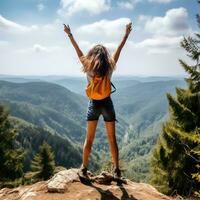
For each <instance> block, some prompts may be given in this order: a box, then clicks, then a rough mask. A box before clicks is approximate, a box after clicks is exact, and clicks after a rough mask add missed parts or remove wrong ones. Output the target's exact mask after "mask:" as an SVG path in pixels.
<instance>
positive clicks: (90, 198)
mask: <svg viewBox="0 0 200 200" xmlns="http://www.w3.org/2000/svg"><path fill="white" fill-rule="evenodd" d="M77 172H78V169H68V170H62V171H60V172H58V173H57V174H55V175H54V176H53V177H52V178H51V179H49V180H48V181H41V182H38V183H35V184H33V185H26V186H20V187H17V188H14V189H8V188H3V189H1V190H0V200H49V199H50V200H171V198H169V197H167V196H165V195H163V194H161V193H159V192H158V191H157V190H156V189H155V188H154V187H152V186H151V185H149V184H145V183H135V182H132V181H130V180H128V179H122V180H121V181H119V180H114V179H113V176H112V174H110V173H108V172H102V173H101V174H99V175H98V176H94V175H93V174H92V173H91V172H88V175H89V177H90V181H83V180H80V179H79V177H78V175H77Z"/></svg>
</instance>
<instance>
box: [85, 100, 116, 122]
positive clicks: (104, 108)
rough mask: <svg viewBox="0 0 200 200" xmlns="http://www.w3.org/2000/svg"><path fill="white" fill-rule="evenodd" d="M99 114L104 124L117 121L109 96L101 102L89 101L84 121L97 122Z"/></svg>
mask: <svg viewBox="0 0 200 200" xmlns="http://www.w3.org/2000/svg"><path fill="white" fill-rule="evenodd" d="M101 114H102V115H103V119H104V121H106V122H112V121H117V120H116V116H115V109H114V106H113V102H112V99H111V97H110V96H109V97H106V98H105V99H102V100H94V99H91V100H89V102H88V108H87V116H86V120H87V121H92V120H98V119H99V116H100V115H101Z"/></svg>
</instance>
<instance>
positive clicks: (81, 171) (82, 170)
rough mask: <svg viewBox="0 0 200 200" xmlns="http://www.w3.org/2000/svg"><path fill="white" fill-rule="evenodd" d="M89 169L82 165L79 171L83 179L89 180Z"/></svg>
mask: <svg viewBox="0 0 200 200" xmlns="http://www.w3.org/2000/svg"><path fill="white" fill-rule="evenodd" d="M87 170H88V169H87V167H85V166H84V165H83V164H82V165H81V167H80V169H79V170H78V175H79V176H80V177H81V178H86V179H89V177H88V174H87Z"/></svg>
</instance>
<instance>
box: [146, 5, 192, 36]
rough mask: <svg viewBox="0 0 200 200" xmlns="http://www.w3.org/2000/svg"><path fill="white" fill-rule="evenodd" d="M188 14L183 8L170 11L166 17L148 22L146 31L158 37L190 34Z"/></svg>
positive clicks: (152, 18) (154, 18) (153, 18)
mask: <svg viewBox="0 0 200 200" xmlns="http://www.w3.org/2000/svg"><path fill="white" fill-rule="evenodd" d="M187 20H188V13H187V10H186V9H185V8H183V7H180V8H174V9H171V10H168V11H167V12H166V14H165V16H164V17H151V18H149V19H147V20H146V24H145V30H146V31H148V32H150V33H152V34H154V35H155V34H158V35H180V34H181V35H183V34H186V33H188V32H189V25H188V21H187Z"/></svg>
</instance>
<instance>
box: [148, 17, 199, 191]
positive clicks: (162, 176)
mask: <svg viewBox="0 0 200 200" xmlns="http://www.w3.org/2000/svg"><path fill="white" fill-rule="evenodd" d="M197 22H198V25H199V27H200V17H199V15H197ZM199 44H200V34H199V33H196V34H195V36H194V37H187V38H184V39H183V41H182V42H181V46H182V47H183V48H184V49H185V50H186V52H187V55H188V56H189V57H190V58H191V60H192V61H193V63H194V65H188V64H187V63H186V62H184V61H183V60H179V61H180V64H181V65H182V67H183V68H184V69H185V71H186V72H187V73H188V75H189V77H188V78H186V79H185V80H186V82H187V84H188V87H187V89H181V88H176V97H173V96H172V95H170V94H167V98H168V102H169V114H170V116H169V119H168V121H167V122H165V123H164V124H163V131H162V134H161V135H160V136H159V138H158V140H157V144H156V146H155V149H154V151H153V156H152V162H151V164H152V172H153V173H152V178H151V182H152V183H153V184H154V185H155V186H157V188H158V189H159V190H160V191H162V192H164V193H168V194H174V193H178V194H180V195H191V194H192V192H193V191H195V190H196V189H197V188H199V187H200V183H199V182H198V180H199V179H198V178H196V177H199V176H198V175H199V173H198V166H199V162H200V155H199V153H198V152H199V151H200V62H199V58H200V45H199ZM194 177H195V178H194Z"/></svg>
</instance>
